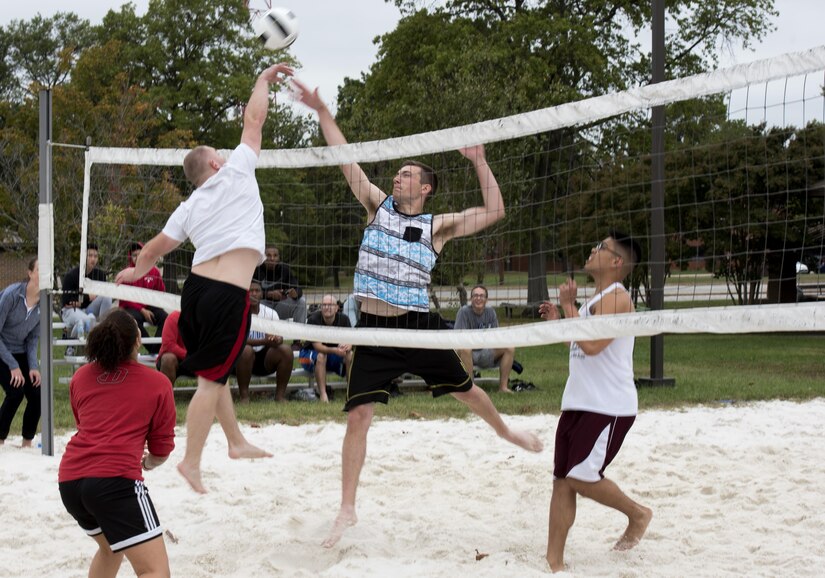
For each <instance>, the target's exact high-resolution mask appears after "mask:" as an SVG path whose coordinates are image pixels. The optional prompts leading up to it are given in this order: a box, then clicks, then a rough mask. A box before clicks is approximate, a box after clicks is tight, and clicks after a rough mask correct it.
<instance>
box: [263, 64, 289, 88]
mask: <svg viewBox="0 0 825 578" xmlns="http://www.w3.org/2000/svg"><path fill="white" fill-rule="evenodd" d="M280 74H283V75H284V76H292V75H293V74H295V71H293V70H292V67H291V66H289V65H288V64H284V63H283V62H279V63H278V64H273V65H272V66H270V67H269V68H267V69H266V70H264V71H263V72H262V73H261V74H260V76H259V77H258V78H261V79H263V80H265V81H267V82H268V83H270V84H278V83H280V82H282V81H283V78H282V77H281V76H279V75H280Z"/></svg>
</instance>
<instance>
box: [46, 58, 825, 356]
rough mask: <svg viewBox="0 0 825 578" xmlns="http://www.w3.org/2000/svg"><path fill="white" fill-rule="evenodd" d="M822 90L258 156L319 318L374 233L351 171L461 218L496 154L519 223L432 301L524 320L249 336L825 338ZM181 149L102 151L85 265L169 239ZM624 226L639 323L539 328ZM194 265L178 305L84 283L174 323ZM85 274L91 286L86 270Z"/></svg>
mask: <svg viewBox="0 0 825 578" xmlns="http://www.w3.org/2000/svg"><path fill="white" fill-rule="evenodd" d="M823 84H825V47H819V48H816V49H812V50H809V51H805V52H801V53H793V54H787V55H783V56H780V57H777V58H774V59H770V60H764V61H758V62H754V63H751V64H746V65H738V66H734V67H730V68H726V69H721V70H717V71H714V72H710V73H706V74H701V75H696V76H692V77H688V78H682V79H678V80H672V81H668V82H662V83H659V84H655V85H649V86H644V87H640V88H636V89H632V90H627V91H623V92H617V93H613V94H607V95H604V96H597V97H593V98H589V99H586V100H581V101H577V102H571V103H568V104H564V105H560V106H555V107H552V108H547V109H542V110H537V111H533V112H528V113H524V114H519V115H515V116H510V117H506V118H499V119H494V120H489V121H485V122H480V123H476V124H473V125H468V126H461V127H456V128H449V129H444V130H438V131H434V132H428V133H423V134H417V135H411V136H404V137H399V138H389V139H386V140H380V141H372V142H362V143H353V144H349V145H345V146H338V147H315V148H307V149H292V150H264V151H262V153H261V155H260V158H259V162H258V169H257V179H258V182H259V186H260V189H261V199H262V201H263V204H264V217H265V228H266V238H267V244H268V245H274V246H276V247H278V249H279V251H280V256H281V260H282V262H284V263H287V264H288V265H289V266H290V268H291V269H292V272H293V273H294V274H295V275H296V277H297V278H298V280H299V282H300V285H301V287H302V289H303V292H304V298H305V300H306V301H307V304H308V305H309V306H310V308H311V307H312V306H313V305H315V304H319V303H320V302H321V299H322V297H323V296H324V295H325V294H332V295H333V296H334V297H335V298H336V299H338V300H340V301H344V300H345V299H346V298H347V296H348V295H349V294H350V293H351V291H352V277H353V271H354V268H355V264H356V262H357V258H358V248H359V245H360V242H361V238H362V234H363V230H364V227H365V225H366V213H365V211H364V208H363V207H362V206H361V205H360V204H359V203H358V201H357V200H356V199H355V198H354V196H353V194H352V192H351V191H350V190H349V187H348V185H347V183H346V181H345V179H344V177H343V176H342V174H341V171H340V170H339V169H338V165H340V164H342V163H349V162H358V163H359V164H360V165H361V167H362V168H363V169H364V171H365V173H366V174H367V175H368V178H369V179H370V181H371V182H372V183H373V184H375V185H376V186H378V187H379V188H380V189H381V190H383V191H384V192H386V193H387V194H391V192H392V190H393V182H392V181H393V177H394V176H395V174H396V172H397V170H398V169H399V168H400V166H401V165H402V163H403V160H404V159H410V158H413V159H416V160H419V161H421V162H424V163H426V164H428V165H430V166H432V167H433V168H434V169H435V172H436V174H437V175H438V178H439V187H438V191H437V193H436V194H435V195H434V196H433V197H432V198H431V199H429V200H428V201H427V205H426V210H427V211H428V212H430V213H433V214H441V213H454V212H460V211H462V210H464V209H466V208H468V207H474V206H480V205H482V204H483V202H482V196H481V192H480V189H479V183H478V180H477V177H476V174H475V171H474V170H473V167H472V165H471V163H470V162H468V161H467V160H466V159H465V158H464V157H462V156H461V155H460V154H459V153H458V152H456V151H457V149H459V148H461V147H465V146H470V145H475V144H484V145H485V147H486V157H487V162H488V164H489V165H490V167H491V169H492V171H493V173H494V174H495V176H496V178H497V180H498V183H499V185H500V188H501V191H502V195H503V198H504V204H505V208H506V217H505V218H504V219H503V220H501V221H499V222H498V223H496V224H495V225H493V226H491V227H489V228H487V229H484V230H482V231H480V232H479V233H477V234H474V235H472V236H469V237H464V238H457V239H454V240H452V241H450V242H448V243H447V245H446V246H445V247H444V249H443V251H442V252H441V254H440V255H439V259H438V264H437V266H436V268H435V270H434V271H433V277H432V284H431V286H430V287H429V289H428V291H429V297H430V304H431V308H432V309H435V310H438V311H439V312H440V313H441V314H442V316H444V317H445V318H448V319H449V318H454V316H455V313H456V311H457V309H458V308H459V307H460V306H462V305H464V304H466V303H467V302H468V298H469V294H470V290H471V289H472V287H473V286H475V285H479V284H480V285H483V286H485V287H486V288H487V290H488V293H489V302H488V305H490V306H493V307H499V308H501V309H500V311H502V312H504V311H506V312H507V313H510V314H512V315H514V316H516V317H518V318H519V319H520V321H523V323H519V324H518V325H514V326H509V327H502V328H499V329H490V330H484V331H449V332H446V331H441V332H438V331H405V332H398V331H393V330H376V329H350V330H345V329H338V328H326V327H319V326H313V325H304V324H299V323H288V322H286V321H263V320H258V319H255V320H254V321H253V327H255V328H256V329H259V330H263V331H266V332H268V333H273V334H277V335H282V336H284V337H285V338H288V339H305V340H312V341H322V342H335V343H352V344H373V345H377V344H381V345H395V346H403V345H407V346H414V347H429V348H457V347H460V348H474V349H477V348H489V347H513V346H516V347H521V346H529V345H540V344H545V343H555V342H561V341H570V340H581V339H593V338H598V337H615V336H621V335H637V336H644V335H654V334H659V333H687V332H689V333H750V332H780V331H822V330H825V313H823V309H825V308H823V307H822V306H821V303H817V301H816V300H817V298H818V296H819V295H820V294H821V293H822V292H823V290H822V289H820V287H821V286H822V284H825V279H823V283H822V284H821V283H820V276H819V275H818V270H819V267H820V266H821V265H823V264H825V261H823V258H825V202H824V201H825V103H823ZM655 106H666V107H667V108H666V125H665V129H664V130H665V143H666V146H665V159H664V161H665V182H664V191H665V207H664V218H665V236H664V239H661V238H658V239H655V238H654V237H653V235H652V234H651V226H650V221H651V217H650V215H651V212H650V211H651V209H650V205H651V203H650V198H651V188H652V183H651V158H652V157H651V123H652V121H651V110H652V107H655ZM187 152H188V151H186V150H172V149H113V148H96V147H92V148H90V149H89V150H88V151H87V153H86V157H85V174H84V186H83V197H82V207H79V208H78V210H79V211H80V214H79V215H77V216H76V218H78V219H80V220H81V222H82V228H81V234H80V240H79V247H78V246H77V245H75V246H73V247H72V250H71V252H72V254H73V259H74V261H73V263H74V264H77V261H76V259H77V256H78V255H85V254H86V248H87V246H88V244H89V243H90V242H93V243H95V244H96V245H97V246H98V247H99V249H100V252H101V255H102V256H103V258H104V265H108V267H107V268H108V269H109V270H110V279H111V278H113V276H114V273H116V272H117V271H118V270H119V269H120V268H122V267H125V266H126V265H127V263H126V255H127V253H128V249H129V247H130V246H131V245H132V244H133V243H135V242H146V241H148V240H149V239H151V238H152V237H153V236H154V235H156V234H157V233H158V232H159V231H160V230H161V229H162V228H163V225H164V224H165V222H166V219H167V218H168V216H169V215H170V214H171V212H172V211H173V210H174V209H175V207H176V206H177V205H178V204H179V203H180V202H181V201H182V200H183V199H184V198H185V197H186V196H187V195H188V194H189V193H190V192H191V186H190V185H189V184H188V183H186V181H185V179H184V177H183V172H182V169H181V164H182V161H183V157H184V156H185V154H186V153H187ZM222 153H223V154H225V155H228V154H229V151H222ZM59 217H60V218H61V219H65V218H69V219H71V218H75V216H72V215H60V216H59ZM54 219H55V215H54V210H53V209H52V208H51V207H48V206H41V212H40V234H41V255H40V258H41V275H42V276H43V279H41V286H52V282H53V279H52V278H51V275H52V274H53V273H52V271H53V269H54V264H55V263H56V260H55V254H54V249H53V247H54V240H53V239H52V238H50V235H53V234H54V230H55V229H54ZM610 229H620V230H622V231H624V232H626V233H628V234H629V235H630V236H632V237H633V238H634V239H635V240H637V241H638V242H639V243H640V244H641V246H642V249H643V259H642V262H641V263H640V264H639V266H638V267H637V269H636V271H635V272H634V274H633V275H632V276H631V278H630V279H629V288H630V290H631V293H632V295H633V298H634V301H635V303H636V308H637V312H636V313H633V314H628V315H616V316H609V317H607V316H605V317H598V318H589V319H576V320H561V321H559V322H552V323H549V322H545V321H543V320H541V319H539V318H537V317H536V315H535V313H536V308H537V305H538V303H539V302H541V301H543V300H545V299H547V298H549V299H550V300H551V301H555V300H556V289H555V288H556V287H557V286H558V285H559V284H560V283H561V282H563V281H564V280H565V279H566V278H567V277H568V276H569V275H570V274H571V273H575V272H577V271H580V270H581V268H582V266H583V264H584V262H585V261H586V259H587V257H588V256H589V254H590V251H591V248H592V247H593V246H594V245H595V244H596V243H598V242H599V241H600V240H602V239H603V238H604V237H605V236H606V235H607V232H608V230H610ZM44 241H45V243H47V245H46V247H47V248H46V249H45V250H44V249H43V248H44ZM653 242H662V243H664V244H665V255H666V257H665V262H664V263H657V264H656V265H662V266H663V267H664V269H665V271H666V272H667V275H666V278H665V280H664V301H665V309H664V310H658V311H654V310H651V309H650V287H651V278H650V275H651V266H652V265H654V263H653V262H652V261H651V258H650V255H651V254H652V252H651V248H652V243H653ZM49 248H50V249H49ZM78 248H79V251H78V250H77V249H78ZM193 252H194V251H193V247H192V246H191V245H190V244H188V242H187V243H186V244H184V245H182V246H181V247H180V248H179V249H178V250H176V251H175V252H173V253H171V254H169V255H167V256H166V257H165V258H164V259H163V261H162V263H160V264H159V267H160V269H161V271H162V277H163V280H164V283H165V286H166V292H165V293H161V292H154V291H148V290H145V289H139V288H135V287H128V286H118V285H115V284H112V283H101V282H95V281H92V280H90V279H83V281H82V283H83V287H84V291H86V292H87V293H91V294H96V295H106V296H109V297H112V298H113V299H126V300H130V301H136V302H141V303H146V304H151V305H155V306H158V307H162V308H164V309H167V310H169V311H171V310H175V309H178V308H179V304H180V297H179V295H180V292H181V289H182V286H183V282H184V281H185V279H186V276H187V274H188V272H189V267H190V264H191V262H192V256H193ZM63 260H64V261H65V259H63ZM58 261H59V259H58ZM80 266H81V273H83V268H84V267H85V260H84V259H80ZM798 269H799V270H802V269H807V270H808V271H811V272H812V274H809V275H807V276H806V275H804V274H803V273H800V272H798ZM81 278H83V275H81ZM577 279H578V280H579V289H580V290H579V299H580V301H581V300H584V299H586V298H587V297H588V296H590V295H592V293H593V290H592V284H590V285H585V283H584V281H583V279H584V277H583V276H579V277H577Z"/></svg>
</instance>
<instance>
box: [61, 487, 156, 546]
mask: <svg viewBox="0 0 825 578" xmlns="http://www.w3.org/2000/svg"><path fill="white" fill-rule="evenodd" d="M58 485H59V488H60V497H61V499H62V500H63V505H64V506H65V507H66V511H67V512H69V514H71V515H72V517H73V518H74V519H75V520H77V523H78V524H79V525H80V527H81V528H83V529H84V530H85V531H86V534H88V535H89V536H97V535H98V534H101V533H102V534H103V536H105V538H106V541H107V542H109V546H110V547H111V548H112V551H113V552H119V551H121V550H125V549H126V548H131V547H132V546H137V545H138V544H143V543H144V542H148V541H149V540H154V539H155V538H157V537H158V536H160V535H161V534H162V533H163V528H161V526H160V521H159V520H158V514H157V512H155V506H154V505H153V504H152V499H151V498H150V497H149V490H147V489H146V486H144V485H143V482H141V481H139V480H127V479H126V478H82V479H79V480H72V481H69V482H60V484H58Z"/></svg>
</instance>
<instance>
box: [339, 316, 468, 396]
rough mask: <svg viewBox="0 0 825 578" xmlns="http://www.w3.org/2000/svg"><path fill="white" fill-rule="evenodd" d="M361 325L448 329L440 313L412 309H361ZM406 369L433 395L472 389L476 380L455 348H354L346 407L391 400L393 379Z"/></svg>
mask: <svg viewBox="0 0 825 578" xmlns="http://www.w3.org/2000/svg"><path fill="white" fill-rule="evenodd" d="M358 327H376V328H393V329H395V328H398V329H449V327H448V326H447V324H446V323H445V322H444V320H443V319H442V318H441V316H440V315H438V314H437V313H418V312H410V313H407V314H406V315H401V316H398V317H380V316H377V315H369V314H366V313H362V314H361V317H360V318H359V320H358ZM404 373H414V374H415V375H420V376H421V377H422V378H423V379H424V382H425V383H426V384H427V388H428V389H429V390H430V391H431V392H432V394H433V397H439V396H441V395H444V394H447V393H457V392H462V391H469V390H470V388H472V387H473V380H472V379H471V378H470V375H469V374H468V373H467V369H466V368H465V367H464V365H463V364H462V363H461V359H460V358H459V357H458V354H457V353H456V352H455V351H454V350H452V349H447V350H440V349H414V348H402V347H373V346H368V345H356V346H354V347H353V348H352V364H351V366H350V370H349V374H348V375H347V400H346V404H345V405H344V411H349V410H351V409H352V408H353V407H355V406H357V405H361V404H364V403H374V402H381V403H387V401H389V396H390V393H389V389H388V388H389V384H390V382H391V381H392V380H393V379H395V378H396V377H398V376H399V375H402V374H404Z"/></svg>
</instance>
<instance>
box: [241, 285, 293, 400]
mask: <svg viewBox="0 0 825 578" xmlns="http://www.w3.org/2000/svg"><path fill="white" fill-rule="evenodd" d="M262 297H263V290H262V289H261V284H260V283H259V282H258V281H257V280H256V279H253V280H252V283H250V285H249V309H250V311H252V313H253V314H257V315H258V316H259V317H261V318H263V319H271V320H273V321H277V320H278V319H279V317H278V314H277V313H276V312H275V310H274V309H270V308H269V307H267V306H266V305H263V304H261V298H262ZM292 360H293V355H292V348H291V347H290V346H288V345H284V338H283V337H280V336H278V335H269V334H266V333H263V332H261V331H250V332H249V337H247V339H246V345H245V346H244V350H243V352H242V353H241V356H240V357H239V358H238V362H237V363H236V364H235V377H236V378H237V379H238V393H239V395H240V400H239V401H240V403H249V382H250V381H251V380H252V376H253V375H271V374H272V373H275V401H286V386H287V385H288V384H289V378H290V376H291V375H292Z"/></svg>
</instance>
